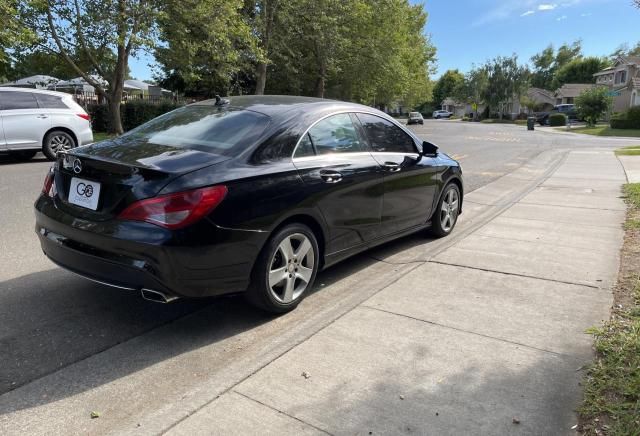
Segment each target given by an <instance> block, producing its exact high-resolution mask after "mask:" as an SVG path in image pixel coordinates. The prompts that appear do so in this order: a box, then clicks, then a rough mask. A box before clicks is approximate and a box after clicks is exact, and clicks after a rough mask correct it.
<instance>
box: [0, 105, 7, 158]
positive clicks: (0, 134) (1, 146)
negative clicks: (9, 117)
mask: <svg viewBox="0 0 640 436" xmlns="http://www.w3.org/2000/svg"><path fill="white" fill-rule="evenodd" d="M6 149H7V141H6V140H5V139H4V128H3V127H2V106H0V151H4V150H6Z"/></svg>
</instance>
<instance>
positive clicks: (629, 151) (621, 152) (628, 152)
mask: <svg viewBox="0 0 640 436" xmlns="http://www.w3.org/2000/svg"><path fill="white" fill-rule="evenodd" d="M616 154H617V155H618V156H640V145H632V146H630V147H623V148H619V149H617V150H616Z"/></svg>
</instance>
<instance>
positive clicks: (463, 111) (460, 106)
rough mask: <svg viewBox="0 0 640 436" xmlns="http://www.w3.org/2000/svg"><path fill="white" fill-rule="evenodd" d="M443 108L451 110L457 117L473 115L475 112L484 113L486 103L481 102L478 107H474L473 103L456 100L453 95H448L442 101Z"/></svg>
mask: <svg viewBox="0 0 640 436" xmlns="http://www.w3.org/2000/svg"><path fill="white" fill-rule="evenodd" d="M441 106H442V110H445V111H449V112H451V113H452V114H453V115H454V116H456V117H464V116H465V115H471V114H473V113H474V112H477V113H479V114H480V113H482V112H483V111H484V108H485V104H484V103H479V104H478V105H477V107H476V108H475V110H474V108H473V105H472V104H471V103H461V102H459V101H456V100H454V99H453V98H451V97H447V98H445V99H444V100H443V101H442V105H441Z"/></svg>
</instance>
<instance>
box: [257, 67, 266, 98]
mask: <svg viewBox="0 0 640 436" xmlns="http://www.w3.org/2000/svg"><path fill="white" fill-rule="evenodd" d="M266 84H267V64H266V62H259V63H258V67H257V68H256V95H263V94H264V87H265V85H266Z"/></svg>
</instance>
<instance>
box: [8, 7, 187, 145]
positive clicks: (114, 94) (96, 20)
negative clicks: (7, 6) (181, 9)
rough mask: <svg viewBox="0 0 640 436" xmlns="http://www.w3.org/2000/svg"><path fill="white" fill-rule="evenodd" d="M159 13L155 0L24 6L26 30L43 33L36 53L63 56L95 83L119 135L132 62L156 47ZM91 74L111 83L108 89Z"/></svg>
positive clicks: (22, 10)
mask: <svg viewBox="0 0 640 436" xmlns="http://www.w3.org/2000/svg"><path fill="white" fill-rule="evenodd" d="M176 1H177V0H176ZM158 13H159V7H158V1H156V0H72V1H71V0H69V1H66V0H27V1H24V2H22V3H21V15H22V20H23V23H24V25H25V27H26V28H27V29H30V30H31V31H32V32H33V33H35V34H37V35H38V39H37V41H36V43H35V44H34V45H32V46H31V48H32V50H45V51H48V52H50V53H55V54H57V55H58V56H61V57H62V58H63V59H64V60H65V61H66V62H67V63H68V64H69V65H70V66H71V68H72V69H73V70H74V71H75V72H76V73H77V74H78V75H79V76H81V77H82V78H83V79H84V80H86V81H87V83H89V84H90V85H92V86H93V87H94V88H95V89H96V92H97V93H98V94H99V95H100V96H102V97H103V98H105V99H106V101H107V103H108V107H109V113H110V116H111V119H112V123H113V128H114V130H115V132H116V133H122V131H123V129H122V122H121V119H120V103H121V101H122V94H123V90H124V80H125V77H126V74H127V71H128V64H129V58H130V57H131V56H134V55H135V53H136V52H137V51H138V50H140V49H143V48H148V47H152V46H153V45H154V42H155V38H154V37H155V30H156V19H157V17H158ZM77 53H82V55H83V56H85V57H86V59H87V60H88V61H89V63H90V66H91V70H90V71H89V70H87V69H85V68H83V65H81V64H79V62H78V61H77V58H74V54H77ZM107 53H109V54H107ZM92 73H95V74H97V75H98V76H100V77H101V78H103V79H104V80H105V81H106V82H107V84H108V85H107V86H104V85H103V82H102V81H101V80H98V79H96V77H95V76H93V75H92Z"/></svg>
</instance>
